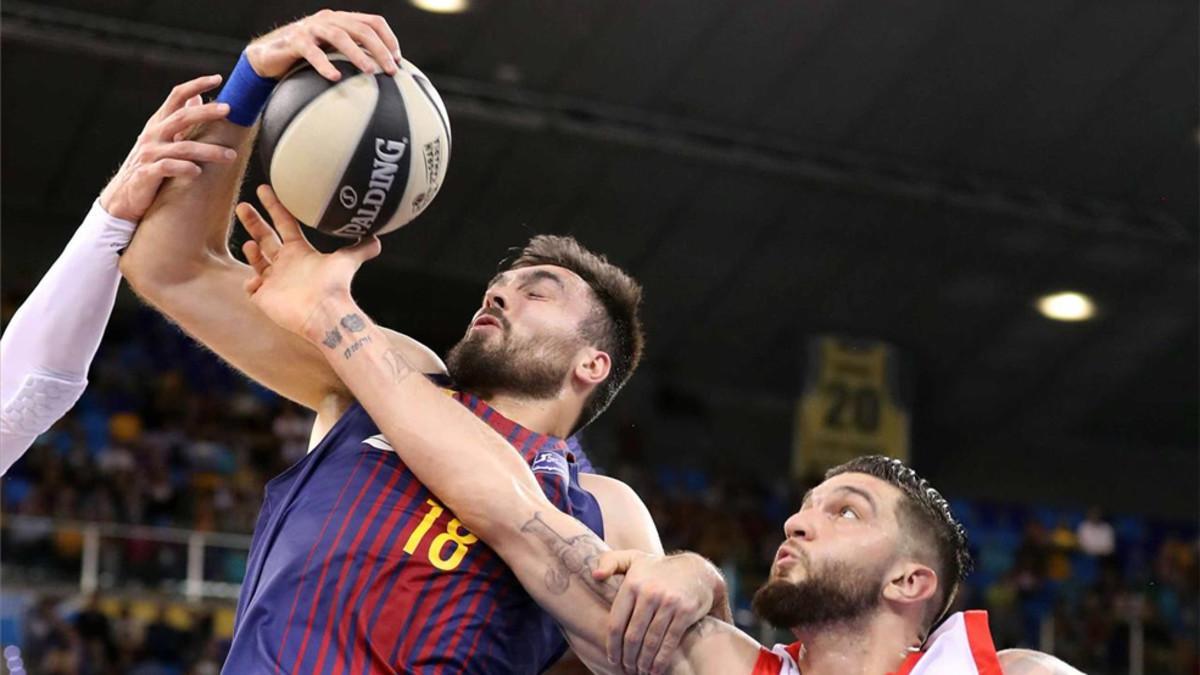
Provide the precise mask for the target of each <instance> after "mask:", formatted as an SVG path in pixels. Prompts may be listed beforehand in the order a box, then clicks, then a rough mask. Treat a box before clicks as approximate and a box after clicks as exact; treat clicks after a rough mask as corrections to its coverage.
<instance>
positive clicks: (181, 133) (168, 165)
mask: <svg viewBox="0 0 1200 675" xmlns="http://www.w3.org/2000/svg"><path fill="white" fill-rule="evenodd" d="M220 83H221V76H220V75H205V76H204V77H197V78H195V79H192V80H188V81H187V82H184V83H182V84H179V85H177V86H176V87H175V88H174V89H172V90H171V93H170V95H169V96H167V99H166V100H165V101H163V104H162V105H161V106H159V108H158V110H156V111H155V112H154V114H153V115H151V116H150V119H149V120H147V121H146V126H145V127H144V128H143V129H142V133H140V134H138V137H137V142H136V143H134V145H133V149H132V150H130V151H129V156H128V157H126V158H125V161H124V162H122V163H121V168H120V169H118V170H117V174H116V175H115V176H113V177H112V180H110V181H109V182H108V185H107V186H105V188H104V191H103V192H101V193H100V206H102V207H103V208H104V210H105V211H107V212H108V213H109V215H112V216H116V217H117V218H123V219H125V220H128V221H132V222H137V221H139V220H141V219H142V216H143V215H145V214H146V210H147V209H149V208H150V204H151V203H152V202H153V201H154V196H155V195H157V194H158V188H159V187H160V186H161V185H162V182H163V181H164V180H166V179H167V178H172V177H176V176H197V175H199V174H200V172H201V170H202V169H201V166H202V165H204V164H207V163H213V162H216V163H223V164H228V163H230V162H232V161H233V160H234V159H236V158H237V153H236V152H234V151H233V150H231V149H229V148H226V147H223V146H220V145H216V144H213V143H202V142H199V141H192V140H188V139H187V136H188V134H189V133H190V131H191V130H192V129H193V128H194V127H195V126H196V125H197V124H202V123H205V122H212V121H214V120H219V119H224V117H225V116H226V115H227V114H228V113H229V106H228V105H226V104H224V103H205V102H204V101H203V100H201V98H200V95H201V94H203V93H204V92H206V91H209V90H211V89H214V88H216V86H217V85H218V84H220Z"/></svg>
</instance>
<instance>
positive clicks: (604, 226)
mask: <svg viewBox="0 0 1200 675" xmlns="http://www.w3.org/2000/svg"><path fill="white" fill-rule="evenodd" d="M349 4H350V5H352V6H353V7H354V8H359V9H366V10H369V11H375V12H380V13H383V14H385V15H386V16H388V17H389V18H390V20H391V23H392V25H393V26H394V27H395V29H396V31H397V33H398V34H399V36H400V38H401V41H402V47H403V49H404V52H405V55H406V56H407V57H408V58H409V59H411V60H413V61H414V62H416V63H418V64H419V65H420V66H421V67H422V68H423V70H425V72H426V73H428V74H430V76H431V77H432V79H433V81H434V83H435V85H437V86H438V87H439V89H440V90H441V92H442V94H443V96H444V98H445V99H446V101H447V104H448V107H449V109H450V112H451V116H452V123H453V126H454V132H455V141H456V142H455V148H454V152H455V154H454V157H453V158H452V161H451V163H450V168H449V174H448V178H447V182H446V184H445V186H444V189H443V190H442V192H441V194H440V196H439V198H438V200H437V201H436V202H435V203H434V205H433V206H432V207H431V208H430V210H429V211H428V212H427V213H426V214H425V215H424V216H422V217H421V219H420V220H419V221H418V222H417V223H415V224H414V225H412V226H411V227H410V228H408V229H406V230H405V231H403V232H402V233H399V234H395V235H391V236H390V237H389V238H387V239H386V241H385V253H384V256H383V258H382V260H381V261H380V262H377V263H373V264H372V268H371V269H370V270H368V271H367V272H364V278H363V281H362V286H361V287H362V289H363V292H364V293H365V294H366V295H367V303H366V304H368V306H369V307H370V308H371V309H372V310H374V312H375V313H377V314H379V315H380V316H381V317H383V318H384V319H385V320H387V321H388V323H391V324H393V325H395V326H396V327H398V328H401V329H405V330H408V331H409V332H411V333H413V334H414V335H417V336H418V337H421V338H424V339H426V340H427V341H429V342H430V343H431V344H433V345H435V346H437V347H445V346H447V345H448V344H450V343H451V342H452V341H453V340H455V339H456V338H457V336H458V335H459V334H460V333H461V331H462V330H463V328H464V326H465V323H466V318H467V316H468V315H469V312H470V308H471V307H472V306H473V304H474V303H475V302H476V301H477V297H478V294H479V292H480V290H481V288H482V285H483V283H484V282H485V281H486V280H487V279H488V278H489V277H490V275H491V273H492V272H493V271H494V269H495V263H496V261H497V260H498V259H499V258H500V257H502V256H503V255H504V253H505V250H506V248H507V247H508V246H511V245H515V244H520V243H522V242H523V241H524V240H525V239H526V238H527V237H528V236H529V235H530V234H532V233H536V232H558V233H572V234H574V235H576V236H578V237H579V238H580V239H581V240H583V241H584V242H585V243H587V244H588V245H590V246H592V247H594V248H596V249H598V250H601V251H605V252H607V253H608V254H609V255H610V257H611V258H613V259H614V260H616V261H617V262H619V263H621V264H623V265H625V266H627V267H628V268H629V269H630V270H631V271H632V272H633V273H634V274H635V275H636V276H638V277H639V278H640V279H641V280H642V281H643V282H644V283H645V286H646V297H647V304H646V312H647V323H648V333H649V336H650V351H649V361H648V366H649V368H648V370H649V372H650V373H651V375H648V376H647V377H651V376H652V377H654V378H656V379H655V381H656V382H660V383H662V386H668V387H674V388H679V389H688V388H691V389H692V390H714V391H715V390H720V391H725V392H754V396H757V397H760V398H763V399H765V400H769V401H776V402H786V401H788V400H790V398H791V397H792V396H794V395H795V393H796V391H797V388H798V382H799V379H798V375H797V373H798V370H799V367H800V359H801V358H802V350H801V345H802V344H803V340H804V337H805V336H806V335H810V334H814V333H823V332H844V333H848V334H854V335H865V336H875V337H880V338H884V339H887V340H890V341H892V342H894V343H895V344H897V345H899V346H900V347H902V348H903V349H904V350H906V351H907V352H908V353H909V354H910V355H911V356H912V358H913V362H914V364H915V366H916V373H917V387H916V391H917V397H916V401H915V408H916V421H917V429H918V435H917V440H918V447H924V448H927V449H929V450H928V451H929V452H939V451H946V452H949V451H950V450H951V449H953V448H954V447H958V446H959V445H960V444H962V443H971V444H976V445H978V444H986V443H985V441H986V442H989V443H993V444H995V446H996V447H1007V448H1008V449H1009V451H1011V449H1012V448H1014V447H1020V448H1029V449H1031V451H1032V449H1033V448H1060V449H1061V448H1068V447H1071V448H1083V449H1084V450H1080V451H1079V452H1080V453H1088V452H1091V449H1093V448H1107V449H1109V450H1110V451H1111V450H1113V449H1114V448H1116V449H1118V451H1119V452H1128V453H1130V454H1131V455H1133V456H1138V457H1145V458H1147V459H1152V458H1164V457H1167V458H1170V457H1178V456H1184V455H1186V456H1188V457H1193V456H1194V455H1195V452H1196V446H1197V434H1198V427H1197V416H1198V412H1197V411H1198V410H1200V399H1198V394H1197V388H1198V387H1197V373H1198V371H1200V364H1198V360H1197V352H1198V331H1197V324H1198V312H1200V310H1198V306H1197V288H1198V276H1197V241H1198V237H1200V227H1198V218H1197V210H1198V203H1197V182H1198V180H1197V143H1198V141H1200V136H1198V133H1200V130H1198V128H1197V125H1198V118H1200V114H1198V109H1197V106H1198V104H1197V101H1198V96H1197V80H1198V74H1197V61H1198V59H1197V56H1198V54H1197V22H1198V16H1197V4H1196V3H1195V2H1194V0H1153V1H1152V2H1145V1H1144V0H1105V1H1103V2H1096V1H1090V0H1036V1H1034V0H1023V1H1021V2H1000V3H969V2H960V1H957V0H916V1H889V2H878V3H852V2H844V1H837V2H833V1H830V0H808V1H806V2H787V3H781V2H745V1H744V0H655V1H653V2H645V1H644V0H606V1H603V2H599V1H597V2H580V1H574V0H572V1H564V2H551V1H549V0H522V1H513V0H504V1H500V0H490V1H489V0H476V2H475V3H474V8H473V9H472V11H470V12H467V13H465V14H461V15H455V16H442V15H434V14H428V13H425V12H422V11H420V10H417V9H414V8H412V7H411V6H409V5H408V4H407V3H404V2H398V1H397V2H373V3H362V2H358V3H349ZM317 7H318V6H317V5H315V4H313V3H304V2H279V1H269V2H235V1H233V0H222V1H216V0H208V1H204V2H191V3H184V2H178V1H177V0H103V1H98V0H75V1H66V0H39V1H38V2H36V3H33V2H28V1H19V0H6V1H5V3H4V5H3V8H2V12H3V66H2V67H3V81H4V99H3V140H4V145H3V216H4V239H3V242H4V247H3V262H4V267H5V281H6V282H9V281H11V280H12V279H13V278H16V275H18V274H22V273H23V274H35V275H36V274H39V273H40V270H42V269H44V267H45V266H46V265H47V264H48V262H49V260H50V259H51V258H52V256H53V255H54V254H55V252H56V251H57V249H58V248H59V247H60V246H61V244H62V243H63V242H65V240H66V238H67V237H68V236H69V232H70V230H71V229H72V228H73V226H74V224H75V223H76V222H77V219H78V217H79V216H80V215H81V214H82V213H83V212H84V210H85V208H86V205H87V203H88V202H89V201H90V200H91V199H92V198H93V196H94V195H95V194H96V193H97V191H98V190H99V188H100V187H101V186H102V183H103V181H104V179H105V178H106V177H107V176H108V175H109V173H110V172H111V171H112V169H113V168H114V167H115V166H116V164H117V163H118V162H119V160H120V158H121V157H122V156H123V154H124V151H125V148H126V147H127V145H128V144H129V143H130V141H131V139H132V138H133V136H134V135H135V133H136V131H137V129H138V128H139V127H140V125H141V123H142V121H143V120H144V118H145V116H146V115H147V114H148V113H149V112H150V111H151V110H152V109H153V108H154V107H155V106H156V105H157V103H158V101H159V100H160V99H161V97H162V96H163V95H164V93H165V92H166V90H167V89H168V88H169V87H170V86H171V85H172V83H174V82H176V81H179V80H182V79H185V78H187V77H191V76H193V75H196V74H199V73H203V72H227V70H228V68H229V66H230V64H231V63H232V61H233V59H234V57H235V55H236V53H237V52H238V51H239V49H240V47H241V44H242V43H243V41H244V39H245V38H246V37H247V36H249V35H251V34H254V33H259V32H263V31H265V30H267V29H268V28H270V27H271V26H272V25H273V24H276V23H278V22H281V21H282V20H285V19H287V18H289V17H295V16H299V15H303V14H305V13H308V12H310V11H312V10H314V9H316V8H317ZM35 278H36V277H35ZM1060 289H1077V290H1081V291H1085V292H1087V293H1090V294H1092V295H1093V296H1094V297H1095V298H1096V300H1097V302H1098V304H1099V308H1100V315H1099V318H1098V319H1097V320H1095V321H1091V322H1085V323H1081V324H1064V323H1054V322H1050V321H1047V320H1045V319H1044V318H1042V317H1041V316H1040V315H1038V314H1037V312H1036V311H1034V309H1033V306H1032V302H1033V299H1034V298H1035V297H1036V296H1038V295H1039V294H1041V293H1043V292H1047V291H1053V290H1060ZM1170 449H1175V450H1174V451H1175V452H1178V451H1180V450H1182V451H1183V455H1169V456H1167V455H1162V454H1161V453H1163V452H1171V450H1170ZM1110 454H1111V453H1110ZM1075 456H1077V457H1078V456H1086V454H1080V455H1075ZM1172 461H1173V460H1172ZM1190 461H1192V462H1193V463H1192V464H1191V465H1190V466H1194V459H1193V460H1190ZM1031 466H1035V465H1031Z"/></svg>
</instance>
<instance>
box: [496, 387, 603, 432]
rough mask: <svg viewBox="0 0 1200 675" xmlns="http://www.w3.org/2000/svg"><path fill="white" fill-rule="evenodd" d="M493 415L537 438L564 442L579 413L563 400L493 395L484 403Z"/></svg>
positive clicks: (502, 394) (503, 394)
mask: <svg viewBox="0 0 1200 675" xmlns="http://www.w3.org/2000/svg"><path fill="white" fill-rule="evenodd" d="M484 400H485V401H486V402H487V404H488V405H490V406H492V407H493V408H495V409H496V412H498V413H500V414H501V415H504V416H505V417H507V418H508V419H510V420H512V421H514V422H516V423H517V424H520V425H521V426H523V427H525V428H526V429H529V430H530V431H535V432H537V433H539V434H547V435H549V436H557V437H559V438H566V437H567V436H570V435H571V427H572V426H574V424H575V420H576V418H577V417H578V416H579V411H578V410H577V409H575V406H572V405H571V404H570V402H568V401H566V400H563V399H562V398H546V399H535V398H527V397H522V396H512V395H509V394H505V393H497V394H492V395H491V396H488V397H486V398H485V399H484Z"/></svg>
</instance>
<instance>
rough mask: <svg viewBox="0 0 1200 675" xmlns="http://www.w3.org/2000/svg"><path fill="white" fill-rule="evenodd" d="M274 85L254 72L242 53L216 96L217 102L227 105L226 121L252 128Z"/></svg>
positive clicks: (267, 78) (273, 82)
mask: <svg viewBox="0 0 1200 675" xmlns="http://www.w3.org/2000/svg"><path fill="white" fill-rule="evenodd" d="M275 85H276V81H275V80H273V79H271V78H269V77H263V76H261V75H259V74H258V73H256V72H254V68H253V67H251V65H250V61H248V60H247V59H246V53H245V52H242V57H241V58H239V59H238V62H237V65H236V66H234V67H233V72H232V73H230V74H229V79H228V80H227V81H226V82H225V86H224V87H222V88H221V93H220V94H218V95H217V102H218V103H228V104H229V115H228V117H226V119H228V120H229V121H230V122H233V123H234V124H237V125H240V126H243V127H249V126H253V125H254V122H255V121H256V120H258V114H259V113H260V112H262V109H263V107H265V106H266V105H267V99H268V98H270V97H271V92H272V91H274V90H275Z"/></svg>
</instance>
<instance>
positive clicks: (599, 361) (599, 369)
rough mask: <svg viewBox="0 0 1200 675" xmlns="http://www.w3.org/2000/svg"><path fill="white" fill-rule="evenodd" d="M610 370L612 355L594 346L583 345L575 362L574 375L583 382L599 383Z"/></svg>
mask: <svg viewBox="0 0 1200 675" xmlns="http://www.w3.org/2000/svg"><path fill="white" fill-rule="evenodd" d="M610 371H612V357H610V356H609V355H608V353H607V352H602V351H600V350H599V349H596V348H595V347H585V348H584V349H583V351H582V352H581V358H580V359H579V361H577V362H576V364H575V377H577V378H579V380H580V381H581V382H582V383H583V384H589V385H599V384H600V383H601V382H603V381H604V378H606V377H608V373H609V372H610Z"/></svg>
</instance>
